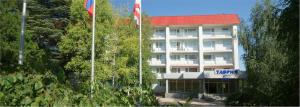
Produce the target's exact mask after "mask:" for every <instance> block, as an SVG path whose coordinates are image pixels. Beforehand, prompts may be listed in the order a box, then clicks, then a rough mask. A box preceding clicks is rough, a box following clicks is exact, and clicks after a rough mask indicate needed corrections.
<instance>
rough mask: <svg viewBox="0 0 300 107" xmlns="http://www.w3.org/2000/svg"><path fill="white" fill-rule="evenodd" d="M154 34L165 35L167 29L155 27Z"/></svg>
mask: <svg viewBox="0 0 300 107" xmlns="http://www.w3.org/2000/svg"><path fill="white" fill-rule="evenodd" d="M154 35H157V36H163V35H165V29H163V28H158V29H155V32H154Z"/></svg>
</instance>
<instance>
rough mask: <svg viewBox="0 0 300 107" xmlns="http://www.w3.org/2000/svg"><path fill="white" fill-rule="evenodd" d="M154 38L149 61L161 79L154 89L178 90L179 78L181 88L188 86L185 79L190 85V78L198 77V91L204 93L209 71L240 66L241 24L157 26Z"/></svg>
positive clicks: (159, 90)
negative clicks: (238, 28)
mask: <svg viewBox="0 0 300 107" xmlns="http://www.w3.org/2000/svg"><path fill="white" fill-rule="evenodd" d="M151 40H152V44H151V46H152V57H151V58H150V59H149V63H150V66H151V68H152V72H154V73H156V75H157V79H158V82H157V83H155V84H153V89H154V90H155V91H156V92H159V93H163V92H164V93H174V92H176V91H174V90H173V88H174V81H176V84H177V82H179V83H178V84H180V85H179V90H181V89H182V88H183V89H185V85H184V87H182V84H181V83H182V82H184V83H186V84H187V85H189V84H190V83H189V82H190V81H198V83H199V86H198V88H201V89H199V90H198V91H197V92H198V93H201V92H202V93H203V92H204V91H203V90H204V88H205V86H204V84H205V80H204V79H205V76H204V75H205V73H208V74H212V75H213V74H214V73H213V72H214V70H216V69H239V65H238V61H239V59H238V39H237V25H202V26H167V27H155V29H154V34H153V37H152V38H151ZM212 77H217V78H214V79H218V78H219V77H222V76H212ZM232 77H233V78H236V79H237V78H240V77H239V76H232ZM220 79H221V78H220ZM162 81H163V82H162ZM177 88H178V87H177ZM170 89H171V90H170ZM188 91H189V90H184V92H188Z"/></svg>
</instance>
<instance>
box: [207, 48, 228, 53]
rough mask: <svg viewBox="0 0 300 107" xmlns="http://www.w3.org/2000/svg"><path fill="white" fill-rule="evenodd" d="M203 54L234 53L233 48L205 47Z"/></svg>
mask: <svg viewBox="0 0 300 107" xmlns="http://www.w3.org/2000/svg"><path fill="white" fill-rule="evenodd" d="M203 52H207V53H212V52H232V48H231V47H218V48H216V47H204V48H203Z"/></svg>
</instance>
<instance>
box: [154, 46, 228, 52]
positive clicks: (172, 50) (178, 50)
mask: <svg viewBox="0 0 300 107" xmlns="http://www.w3.org/2000/svg"><path fill="white" fill-rule="evenodd" d="M151 52H152V53H165V52H166V49H165V48H154V49H152V50H151ZM170 52H171V53H198V52H199V51H198V49H196V48H171V49H170ZM203 52H207V53H211V52H232V48H227V47H223V48H204V49H203Z"/></svg>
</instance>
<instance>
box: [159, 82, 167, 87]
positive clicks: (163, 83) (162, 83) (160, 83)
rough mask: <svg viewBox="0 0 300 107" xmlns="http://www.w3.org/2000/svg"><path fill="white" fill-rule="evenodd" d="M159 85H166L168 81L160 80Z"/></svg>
mask: <svg viewBox="0 0 300 107" xmlns="http://www.w3.org/2000/svg"><path fill="white" fill-rule="evenodd" d="M158 85H159V86H162V87H165V86H166V81H165V80H158Z"/></svg>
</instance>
